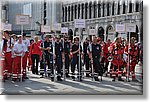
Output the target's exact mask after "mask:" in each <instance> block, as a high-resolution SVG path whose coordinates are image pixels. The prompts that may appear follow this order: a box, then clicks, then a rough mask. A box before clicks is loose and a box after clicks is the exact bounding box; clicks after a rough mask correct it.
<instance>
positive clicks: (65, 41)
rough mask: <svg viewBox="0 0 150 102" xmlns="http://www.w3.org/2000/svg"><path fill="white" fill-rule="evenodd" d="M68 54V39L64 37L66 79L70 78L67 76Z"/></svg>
mask: <svg viewBox="0 0 150 102" xmlns="http://www.w3.org/2000/svg"><path fill="white" fill-rule="evenodd" d="M69 54H70V42H69V40H68V38H67V37H66V38H65V39H64V57H65V69H67V72H66V77H70V76H69V63H70V59H69Z"/></svg>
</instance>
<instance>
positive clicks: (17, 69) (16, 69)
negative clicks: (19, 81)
mask: <svg viewBox="0 0 150 102" xmlns="http://www.w3.org/2000/svg"><path fill="white" fill-rule="evenodd" d="M20 75H21V56H16V57H15V58H14V63H13V78H19V77H20Z"/></svg>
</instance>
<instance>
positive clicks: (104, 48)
mask: <svg viewBox="0 0 150 102" xmlns="http://www.w3.org/2000/svg"><path fill="white" fill-rule="evenodd" d="M110 43H111V42H110V39H108V40H107V42H106V43H105V42H104V44H103V46H102V51H103V52H102V56H103V57H102V63H104V72H106V71H107V70H108V64H109V61H108V57H109V51H108V47H109V46H110ZM106 76H107V74H106Z"/></svg>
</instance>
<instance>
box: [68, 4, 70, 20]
mask: <svg viewBox="0 0 150 102" xmlns="http://www.w3.org/2000/svg"><path fill="white" fill-rule="evenodd" d="M68 21H70V6H69V7H68Z"/></svg>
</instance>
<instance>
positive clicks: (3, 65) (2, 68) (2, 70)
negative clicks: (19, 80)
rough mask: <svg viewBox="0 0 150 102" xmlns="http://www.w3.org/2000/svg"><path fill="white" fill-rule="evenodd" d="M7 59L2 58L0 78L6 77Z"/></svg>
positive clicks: (0, 61) (0, 60)
mask: <svg viewBox="0 0 150 102" xmlns="http://www.w3.org/2000/svg"><path fill="white" fill-rule="evenodd" d="M4 68H5V59H4V58H1V59H0V79H3V78H4Z"/></svg>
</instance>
